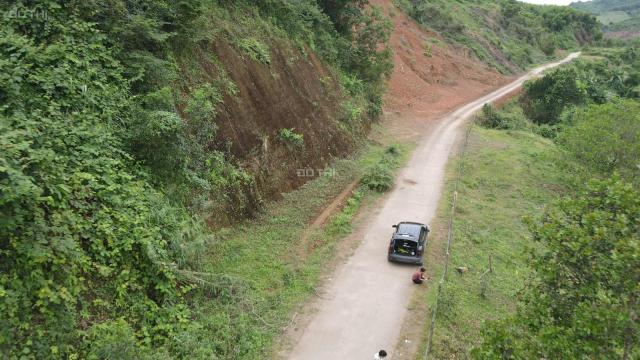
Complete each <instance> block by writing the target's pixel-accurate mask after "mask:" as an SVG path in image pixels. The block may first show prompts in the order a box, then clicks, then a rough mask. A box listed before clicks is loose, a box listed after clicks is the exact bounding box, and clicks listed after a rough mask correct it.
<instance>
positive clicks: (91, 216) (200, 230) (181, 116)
mask: <svg viewBox="0 0 640 360" xmlns="http://www.w3.org/2000/svg"><path fill="white" fill-rule="evenodd" d="M358 8H359V9H360V11H359V12H356V13H354V14H351V13H344V14H343V13H342V12H341V10H339V9H338V10H337V14H339V18H340V19H343V20H344V21H348V23H349V24H352V25H353V26H352V27H350V29H351V31H348V32H346V33H343V32H339V31H338V30H336V26H337V25H335V24H334V23H333V22H332V21H331V18H330V17H329V16H328V15H327V14H325V13H323V11H322V8H321V7H320V6H319V5H318V4H317V3H316V2H315V1H295V2H289V1H284V0H282V1H277V0H273V1H269V0H264V1H259V2H257V3H255V2H229V1H222V0H221V1H219V2H206V3H205V2H201V1H199V0H183V1H178V2H174V1H162V0H154V1H152V0H143V1H127V0H116V1H109V2H94V1H90V2H87V1H54V0H41V1H29V2H23V1H19V2H15V3H13V4H11V3H8V2H4V3H2V5H1V6H0V10H1V11H2V12H3V13H4V14H7V16H5V18H4V20H5V21H4V22H3V24H2V26H0V53H1V55H2V56H1V60H0V78H2V81H0V154H1V155H0V322H1V323H2V324H3V326H2V327H1V328H0V357H2V358H8V359H17V358H21V359H32V358H33V359H58V358H93V359H98V358H100V359H107V358H112V359H141V358H150V357H151V358H207V359H212V358H225V359H227V358H233V357H249V358H255V357H257V356H258V354H259V352H260V350H261V349H263V347H264V344H265V343H266V342H268V340H267V339H268V337H267V336H265V335H264V334H263V333H262V332H260V331H261V330H255V331H253V330H251V327H252V326H254V325H255V324H256V322H258V321H259V320H258V319H259V317H256V315H255V314H250V313H247V311H246V309H247V308H246V306H247V305H246V303H243V304H239V303H238V302H237V301H236V300H237V297H235V295H233V293H234V292H235V291H238V292H243V291H246V288H240V287H239V286H238V285H237V284H235V283H234V281H233V280H230V279H229V278H226V277H224V276H222V277H220V276H218V275H215V276H216V279H215V283H214V280H211V277H212V273H211V272H205V271H212V270H220V269H219V268H215V269H212V268H206V269H203V268H202V262H201V256H202V253H203V251H202V249H203V246H204V244H205V243H206V244H210V243H211V242H210V241H209V240H210V239H211V234H210V233H209V232H208V231H207V230H205V226H204V224H203V221H200V220H195V219H194V216H193V215H194V213H197V211H198V210H199V209H200V208H199V207H198V206H196V205H197V204H196V203H194V200H193V199H196V200H197V199H199V198H202V197H204V198H205V201H204V202H205V203H209V202H213V201H218V202H219V204H220V207H221V209H222V211H225V212H226V213H228V214H230V217H232V218H242V217H243V216H246V215H248V214H250V213H251V212H252V211H253V210H255V209H256V208H258V207H259V204H260V196H259V194H257V193H256V191H255V180H254V178H253V176H252V174H250V173H248V172H247V171H246V170H244V169H243V168H242V167H241V166H240V165H239V164H238V163H237V162H236V161H235V160H234V159H233V157H232V156H231V155H230V153H229V152H228V151H227V150H226V149H225V148H224V146H219V144H216V143H215V142H214V138H215V136H216V132H217V125H216V124H215V121H214V118H215V115H216V114H217V112H218V111H219V106H220V104H221V103H222V101H223V98H224V97H225V96H233V95H234V93H235V92H236V91H237V90H236V87H235V84H233V82H231V81H230V80H229V78H228V76H227V75H226V72H225V69H222V68H221V67H220V66H218V65H217V64H218V63H217V62H216V61H215V56H214V55H213V54H210V55H211V56H210V58H209V60H210V61H211V63H212V64H213V66H212V67H213V68H214V73H216V74H214V75H212V76H210V77H207V76H208V75H207V76H206V75H202V74H199V73H195V70H196V67H195V66H193V63H192V62H193V60H194V59H195V56H194V54H196V53H197V54H202V53H203V52H204V53H206V52H207V51H209V48H208V46H209V43H210V42H211V41H212V40H213V38H214V37H215V36H217V35H219V34H220V32H221V31H222V32H225V33H224V36H228V38H227V40H229V42H230V43H232V44H233V45H234V46H236V47H237V49H238V50H239V51H240V52H242V53H243V54H245V55H246V56H248V57H250V58H251V59H252V60H253V61H256V62H260V63H263V64H268V63H269V62H270V61H271V58H270V50H269V46H268V45H267V43H266V42H264V40H263V39H264V38H263V37H260V36H258V35H259V33H260V32H261V33H262V34H269V33H273V35H271V36H276V37H280V38H279V40H280V41H290V42H292V43H293V42H297V43H298V44H299V45H300V47H301V48H303V49H304V48H305V47H306V46H308V47H309V48H311V49H313V50H315V51H317V52H318V54H320V55H321V57H322V59H323V60H324V61H325V62H327V63H328V64H329V65H330V66H333V67H335V69H336V71H337V72H338V73H339V74H341V75H342V76H343V77H344V79H348V81H345V83H348V84H357V85H358V86H351V87H349V88H347V92H346V95H347V96H349V97H350V98H354V99H364V101H365V102H367V103H368V104H370V105H369V109H368V110H369V111H368V112H367V113H368V114H371V115H374V114H376V113H377V112H379V107H380V101H381V100H380V99H381V93H382V90H383V87H382V85H383V79H384V77H385V76H386V75H387V74H388V73H389V71H390V69H391V63H390V60H389V56H390V54H389V52H388V50H385V48H384V42H385V40H386V38H387V37H388V30H389V28H388V23H387V22H385V21H383V19H382V18H381V16H380V13H379V12H376V11H374V10H365V9H364V8H362V7H361V6H360V7H358ZM24 14H28V15H27V16H24ZM211 19H216V21H215V22H211V21H210V20H211ZM246 19H250V20H251V22H250V24H247V23H246V22H245V23H242V22H241V21H237V20H244V21H246ZM234 21H237V22H239V23H240V24H241V25H239V27H235V28H234V27H232V26H230V25H229V24H232V23H234ZM219 24H225V25H229V26H228V27H223V28H222V30H221V29H220V28H218V27H217V26H218V25H219ZM256 24H257V26H258V27H257V28H255V29H253V28H251V27H250V26H249V25H256ZM247 29H249V30H247ZM287 33H288V35H287ZM287 36H288V37H287ZM345 87H346V86H345ZM354 101H355V100H354ZM297 135H298V134H295V133H293V132H291V133H289V134H285V138H286V139H285V141H288V140H292V141H293V142H294V143H295V142H301V141H302V138H301V137H298V136H297ZM294 147H295V144H294ZM292 151H295V150H294V149H292ZM221 195H222V196H221ZM221 252H222V251H221ZM210 255H211V258H212V259H214V260H219V259H217V258H215V256H214V255H215V254H210ZM194 271H203V272H202V273H198V276H194V275H193V274H194ZM218 273H220V272H219V271H218ZM203 278H206V280H203ZM212 284H213V285H212ZM294 285H295V286H297V285H296V284H293V283H291V286H294ZM261 290H264V289H261ZM232 295H233V296H232ZM247 301H249V299H247ZM268 308H269V309H272V308H275V309H282V307H280V308H278V307H277V306H275V305H273V304H269V306H268ZM238 319H239V320H238ZM205 339H206V340H207V342H206V343H204V342H203V341H204V340H205ZM230 339H233V341H231V340H230ZM234 341H235V342H234Z"/></svg>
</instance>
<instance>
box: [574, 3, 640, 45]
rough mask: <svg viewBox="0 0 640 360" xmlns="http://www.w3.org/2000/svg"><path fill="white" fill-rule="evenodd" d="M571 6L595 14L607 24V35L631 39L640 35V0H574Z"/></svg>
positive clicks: (605, 29) (605, 28)
mask: <svg viewBox="0 0 640 360" xmlns="http://www.w3.org/2000/svg"><path fill="white" fill-rule="evenodd" d="M569 6H571V7H572V8H574V9H578V10H582V11H586V12H588V13H590V14H593V15H595V16H596V17H597V19H598V20H599V21H600V22H601V23H602V24H604V25H605V27H604V31H605V35H606V36H607V37H615V38H623V39H629V38H634V37H638V36H640V0H595V1H590V2H574V3H572V4H571V5H569Z"/></svg>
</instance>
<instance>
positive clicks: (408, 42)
mask: <svg viewBox="0 0 640 360" xmlns="http://www.w3.org/2000/svg"><path fill="white" fill-rule="evenodd" d="M371 3H372V4H374V5H376V6H380V7H382V8H383V9H385V12H386V13H387V14H388V15H389V17H390V18H391V19H392V21H393V24H394V31H393V33H392V34H391V38H390V46H391V48H392V49H393V54H394V64H395V67H394V71H393V73H392V75H391V77H390V80H389V82H388V90H387V95H386V97H385V110H386V111H387V112H388V113H389V114H390V115H391V117H398V115H401V116H400V117H402V118H404V120H405V121H404V124H403V125H402V126H409V125H410V123H411V121H409V120H410V119H413V120H415V119H416V118H419V119H421V120H417V121H422V122H425V121H426V120H429V119H434V118H435V117H437V116H439V115H442V114H444V113H446V112H449V111H451V110H452V109H454V108H455V107H456V106H458V105H461V104H463V103H465V102H467V101H470V100H472V99H475V98H477V97H478V96H480V95H482V94H485V93H487V92H488V91H489V90H491V89H493V88H495V87H496V86H498V85H500V84H503V83H506V82H507V81H508V78H507V77H506V76H504V75H501V74H499V73H498V72H496V71H495V70H494V69H491V68H490V67H489V66H487V65H485V64H482V63H480V62H478V61H477V60H476V59H474V58H473V56H472V55H471V54H470V52H469V51H468V49H464V48H460V47H457V46H455V45H452V44H450V43H448V42H447V39H445V38H443V37H442V36H441V35H439V34H438V33H436V32H434V31H430V30H428V29H425V28H423V27H421V26H420V25H419V24H418V23H416V21H415V20H413V19H411V18H410V17H408V16H407V15H406V14H405V13H404V12H403V11H402V10H401V9H399V8H398V7H397V6H396V5H395V4H394V3H393V2H392V1H388V0H373V1H371Z"/></svg>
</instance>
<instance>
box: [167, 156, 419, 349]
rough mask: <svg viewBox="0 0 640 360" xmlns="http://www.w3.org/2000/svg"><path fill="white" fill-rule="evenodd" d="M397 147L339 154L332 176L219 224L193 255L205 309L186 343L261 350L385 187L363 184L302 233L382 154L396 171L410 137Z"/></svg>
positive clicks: (309, 292) (200, 305) (311, 288)
mask: <svg viewBox="0 0 640 360" xmlns="http://www.w3.org/2000/svg"><path fill="white" fill-rule="evenodd" d="M391 147H392V148H393V149H395V150H394V151H396V152H397V155H396V156H393V157H390V156H389V154H388V151H389V150H388V149H389V148H390V147H389V146H384V145H368V146H365V147H364V149H363V150H362V151H361V152H360V154H358V155H357V156H355V157H354V158H351V159H346V160H339V161H337V162H336V163H335V164H334V166H333V168H332V169H331V171H329V172H328V174H333V176H321V177H318V178H316V179H314V180H313V181H310V182H308V183H307V184H306V185H304V186H303V187H302V188H300V189H299V190H297V191H294V192H291V193H288V194H284V195H283V199H282V200H280V201H277V202H274V203H272V204H270V205H269V206H267V208H266V210H265V211H264V213H263V214H261V215H260V216H259V218H258V219H255V220H253V221H247V222H245V223H243V224H240V225H238V226H234V227H232V228H228V229H223V230H220V231H218V232H216V233H215V234H214V240H213V241H211V242H210V243H208V244H206V245H205V246H204V247H203V248H202V249H201V251H199V252H196V253H197V256H196V257H195V258H194V259H193V261H192V262H193V267H194V268H198V269H202V270H201V271H200V272H199V273H197V274H195V275H194V277H196V278H197V279H200V280H202V282H201V286H200V288H199V289H198V290H197V291H196V293H195V294H193V295H192V302H193V303H194V304H197V306H193V308H194V309H199V313H198V314H197V316H196V318H195V319H194V321H193V322H194V325H193V326H194V327H200V328H201V330H198V329H194V328H191V329H190V331H188V339H189V341H187V343H190V344H192V346H199V344H206V345H207V346H210V345H213V346H214V348H213V350H214V352H215V354H217V355H218V356H220V358H224V359H231V358H242V359H261V358H263V356H264V351H265V349H269V348H272V347H273V341H274V338H275V337H277V336H278V335H280V334H282V332H283V328H285V327H286V326H287V324H288V322H289V321H290V319H291V316H292V313H293V311H294V309H295V308H296V307H297V306H299V305H300V304H302V303H304V301H306V300H307V299H309V297H310V296H312V295H313V294H314V293H315V286H316V285H317V284H318V281H319V279H320V275H321V274H322V273H323V272H325V271H326V267H327V266H328V264H329V263H330V261H331V259H332V258H333V255H334V253H335V250H336V246H337V245H338V244H339V241H340V239H341V238H343V237H344V236H345V235H347V234H349V233H350V231H351V220H352V218H353V217H354V215H355V214H356V213H357V211H358V209H359V208H360V206H361V205H362V204H363V203H370V202H371V201H373V200H374V199H375V198H376V197H378V196H380V195H379V194H377V193H376V192H374V191H371V190H369V189H368V188H366V187H365V186H360V187H359V188H358V189H356V191H354V193H353V194H352V196H351V197H350V198H349V199H348V200H347V202H346V204H345V206H344V207H343V209H342V210H341V211H339V212H338V213H337V214H334V215H333V216H332V218H330V220H329V221H328V223H327V225H326V226H325V227H324V228H322V229H319V230H316V231H315V233H313V234H311V236H310V237H309V238H308V241H307V244H300V243H298V240H299V239H301V238H302V235H303V232H305V231H306V230H307V228H308V224H309V223H311V222H312V221H313V219H314V218H315V216H317V215H318V214H319V212H320V211H321V210H322V209H323V208H324V207H325V206H326V205H327V204H328V203H329V202H330V201H331V200H332V199H333V198H335V196H336V195H337V194H338V193H339V192H340V191H341V190H342V189H344V188H345V187H346V186H347V185H348V184H349V183H351V182H352V181H354V180H356V179H358V178H359V177H360V176H361V175H362V173H363V172H364V170H365V169H367V168H369V167H370V166H371V165H372V164H375V163H378V162H379V161H381V159H383V158H385V159H387V161H388V162H389V164H390V167H391V168H392V169H393V170H394V171H395V170H397V169H398V168H399V167H400V166H401V164H403V163H404V162H406V160H407V159H408V155H409V153H410V152H409V149H410V145H402V146H398V145H394V146H391ZM301 247H302V251H301ZM218 274H219V275H218ZM222 274H224V275H222ZM188 353H190V354H193V352H192V351H188ZM172 354H175V351H174V352H172Z"/></svg>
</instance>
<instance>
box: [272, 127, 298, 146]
mask: <svg viewBox="0 0 640 360" xmlns="http://www.w3.org/2000/svg"><path fill="white" fill-rule="evenodd" d="M278 139H280V141H282V142H283V143H285V144H291V145H294V146H298V147H301V146H302V145H304V135H302V134H297V133H295V132H294V131H293V128H291V129H280V131H279V132H278Z"/></svg>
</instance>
